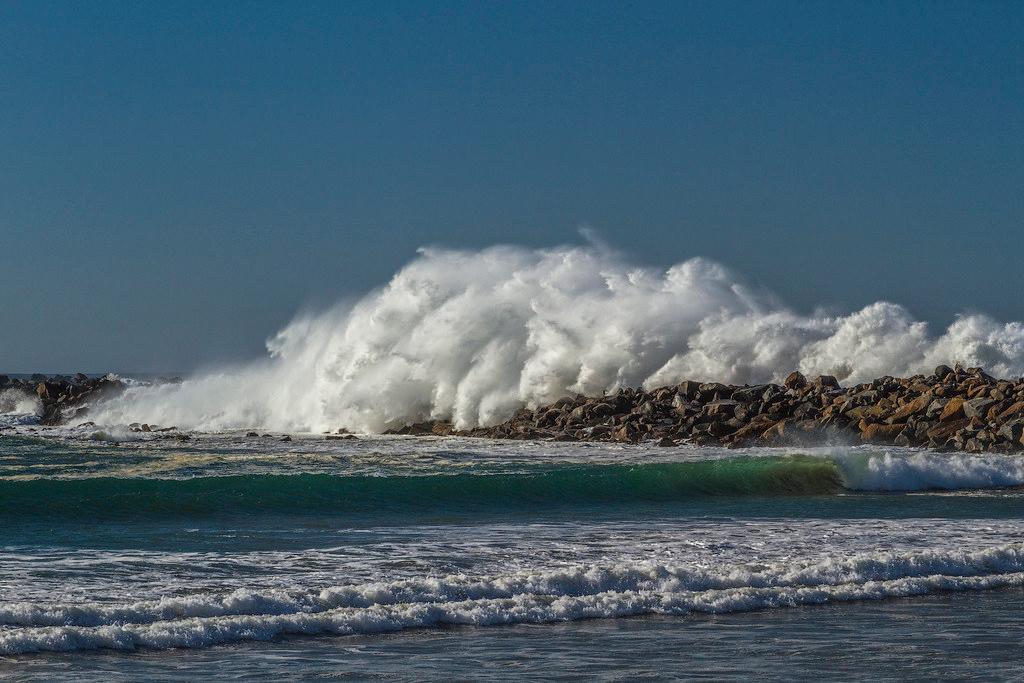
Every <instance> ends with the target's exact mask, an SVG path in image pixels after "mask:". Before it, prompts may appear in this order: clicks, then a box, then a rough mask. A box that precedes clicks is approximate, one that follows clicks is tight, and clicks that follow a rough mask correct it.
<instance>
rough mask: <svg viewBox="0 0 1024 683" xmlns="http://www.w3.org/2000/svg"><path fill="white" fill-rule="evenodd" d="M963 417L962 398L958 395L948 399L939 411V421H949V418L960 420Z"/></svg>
mask: <svg viewBox="0 0 1024 683" xmlns="http://www.w3.org/2000/svg"><path fill="white" fill-rule="evenodd" d="M963 417H965V413H964V400H963V399H962V398H960V397H959V396H954V397H953V398H951V399H949V402H948V403H946V405H945V407H943V409H942V412H941V413H939V422H949V421H951V420H960V419H962V418H963Z"/></svg>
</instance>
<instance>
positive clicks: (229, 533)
mask: <svg viewBox="0 0 1024 683" xmlns="http://www.w3.org/2000/svg"><path fill="white" fill-rule="evenodd" d="M5 419H6V425H7V426H8V427H9V428H8V429H7V430H5V431H3V432H0V596H2V600H0V656H2V659H0V673H4V674H10V675H19V676H23V677H34V678H37V679H40V680H48V679H53V678H61V677H67V676H70V675H72V674H73V675H74V676H75V677H76V678H78V679H79V680H83V679H90V678H91V679H95V680H110V679H111V678H117V677H122V678H124V679H139V678H146V679H165V680H172V679H182V680H184V679H192V678H195V677H196V676H199V675H215V676H217V677H241V678H248V677H260V676H266V677H277V678H288V677H299V678H307V677H308V678H355V679H364V678H410V679H423V678H437V677H447V678H455V679H492V680H507V679H509V678H530V677H533V678H562V679H566V680H569V679H574V678H603V679H607V680H627V679H644V678H646V679H651V680H658V679H672V678H679V677H704V678H710V679H723V678H732V679H749V678H750V677H754V676H760V677H766V678H774V679H779V680H791V679H794V678H805V679H815V678H819V677H821V676H831V677H839V678H870V679H873V680H877V679H879V678H885V677H886V676H889V677H890V678H893V679H895V678H900V679H906V678H920V679H928V678H932V677H935V676H945V677H967V678H971V677H973V678H976V679H981V680H994V679H1020V677H1021V676H1022V671H1024V669H1022V668H1021V664H1022V662H1024V659H1022V656H1021V654H1020V653H1021V649H1020V647H1021V645H1022V644H1024V627H1022V626H1021V623H1020V621H1019V619H1018V618H1017V615H1018V614H1019V613H1020V608H1021V606H1022V605H1024V537H1022V534H1021V532H1022V530H1024V490H1022V489H1021V488H1020V486H1021V485H1024V460H1022V459H1020V458H1019V457H1017V456H1002V455H966V454H943V453H930V452H924V451H915V450H901V449H892V448H889V449H879V448H870V447H835V448H813V449H763V448H759V449H746V450H725V449H710V448H690V447H677V448H655V447H648V446H642V445H641V446H618V445H609V444H590V445H587V444H566V443H551V442H498V441H485V440H473V439H464V438H436V437H435V438H413V437H365V438H360V439H351V440H326V439H325V438H324V437H323V436H320V435H293V436H292V440H291V441H282V440H280V436H279V435H261V436H256V437H252V436H246V435H245V433H235V432H227V433H206V434H203V433H194V434H192V435H191V438H190V439H189V440H187V441H179V440H177V439H175V438H173V435H172V434H171V433H164V434H152V433H133V432H130V431H127V430H124V429H97V428H95V427H91V426H85V427H73V428H49V429H48V428H42V427H39V426H37V425H34V424H33V423H32V421H31V420H30V419H25V420H21V419H18V418H16V417H12V416H6V418H5ZM169 437H170V438H169Z"/></svg>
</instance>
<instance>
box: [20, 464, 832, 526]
mask: <svg viewBox="0 0 1024 683" xmlns="http://www.w3.org/2000/svg"><path fill="white" fill-rule="evenodd" d="M840 482H841V478H840V474H839V471H838V469H837V467H836V465H835V464H834V463H833V462H831V461H829V460H825V459H821V458H813V457H807V456H788V457H737V458H729V459H723V460H709V461H700V462H683V463H651V464H641V465H564V466H555V467H551V466H548V467H543V468H536V469H531V468H526V469H524V470H523V471H522V472H520V473H515V474H466V473H461V474H432V475H420V476H335V475H326V474H300V475H251V476H223V477H196V478H192V479H132V478H109V477H95V478H81V479H26V480H2V481H0V515H2V516H22V515H26V516H27V515H35V516H39V515H42V516H47V515H57V516H74V515H97V516H105V515H144V514H175V513H178V514H204V513H230V512H245V511H260V510H268V511H279V512H313V513H315V512H357V513H358V512H370V513H372V512H374V511H388V510H400V509H408V508H415V509H437V510H439V511H443V510H445V509H450V508H456V507H474V506H482V507H500V506H512V507H526V506H531V507H532V506H545V505H573V504H581V505H585V504H600V503H629V502H667V501H674V500H684V499H687V498H695V497H701V496H785V495H815V494H827V493H834V492H836V491H837V490H839V489H840V488H841V483H840Z"/></svg>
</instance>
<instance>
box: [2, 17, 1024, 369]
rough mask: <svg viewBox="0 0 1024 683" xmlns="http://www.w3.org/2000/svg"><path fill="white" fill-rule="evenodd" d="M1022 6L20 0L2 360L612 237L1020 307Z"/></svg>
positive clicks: (840, 287)
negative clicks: (426, 263)
mask: <svg viewBox="0 0 1024 683" xmlns="http://www.w3.org/2000/svg"><path fill="white" fill-rule="evenodd" d="M1022 36H1024V3H1021V2H1006V3H1001V2H963V3H946V2H921V3H901V2H879V3H872V2H863V3H862V2H857V3H833V2H809V3H782V2H756V3H727V2H678V1H677V2H666V3H656V2H640V3H632V2H619V3H606V2H595V1H593V0H589V1H587V2H579V3H574V2H562V1H559V2H523V3H491V2H476V1H474V2H467V3H443V4H434V3H421V2H412V3H402V2H367V3H357V2H324V3H315V2H273V3H269V2H268V3H258V2H238V3H231V2H197V3H187V2H123V3H111V2H74V3H72V2H67V3H50V2H43V1H42V0H35V1H33V2H0V294H2V297H3V306H2V307H0V371H8V372H31V371H35V370H42V371H74V370H85V371H105V370H108V369H120V370H127V371H153V372H163V371H187V370H189V369H191V368H194V367H196V366H197V365H200V364H204V363H209V362H218V361H223V360H230V359H237V358H243V357H249V356H253V355H256V354H259V353H260V350H261V349H262V347H263V341H264V339H265V338H266V337H267V336H268V335H270V334H271V333H273V332H274V331H275V330H276V329H277V328H279V327H280V326H281V325H283V324H284V323H286V322H287V321H288V320H289V319H290V318H291V316H292V315H293V314H294V313H295V312H296V311H297V310H298V309H299V308H301V307H303V306H308V305H317V304H321V305H322V304H325V303H327V302H330V301H333V300H335V299H337V298H340V297H343V296H350V295H353V294H356V293H359V292H362V291H365V290H367V289H369V288H371V287H374V286H377V285H380V284H382V283H383V282H385V281H386V280H387V278H388V277H389V276H390V275H391V273H393V272H394V270H395V269H396V268H398V267H400V266H401V264H403V263H405V262H407V261H408V260H409V259H410V258H411V257H412V256H413V255H414V254H415V249H416V248H417V247H418V246H421V245H424V244H439V245H445V246H471V247H476V246H484V245H489V244H492V243H495V242H514V243H519V244H525V245H535V246H549V245H554V244H558V243H566V242H573V241H578V240H579V237H578V235H577V229H578V227H579V226H580V225H583V224H586V225H590V226H592V227H593V228H595V229H596V230H597V231H598V232H599V233H600V234H601V235H602V236H603V238H604V239H605V240H606V241H607V242H609V243H610V244H612V245H614V246H616V247H618V248H620V249H621V250H623V251H624V252H626V253H627V254H629V256H630V258H634V259H636V260H637V261H638V262H642V263H647V264H651V265H661V264H666V265H667V264H670V263H674V262H677V261H680V260H683V259H685V258H687V257H690V256H694V255H704V256H709V257H712V258H714V259H717V260H720V261H722V262H724V263H726V264H728V265H730V266H732V267H734V268H735V269H736V270H738V271H740V272H742V273H744V274H745V275H746V276H747V277H748V278H750V279H752V280H753V281H755V282H757V283H760V284H763V285H765V286H767V287H768V288H770V289H772V290H774V291H776V292H777V293H778V294H780V296H781V298H782V299H784V300H785V301H787V302H789V303H790V304H791V305H793V306H795V307H797V308H798V309H800V310H805V311H806V310H810V309H812V308H813V307H814V306H816V305H818V304H824V305H830V306H835V307H838V308H841V309H852V308H858V307H860V306H863V305H865V304H867V303H870V302H872V301H875V300H878V299H889V300H894V301H897V302H900V303H903V304H905V305H907V306H908V307H909V308H910V310H911V311H912V313H913V314H914V315H916V316H918V317H919V318H921V319H924V320H928V321H930V322H932V323H933V324H935V325H939V326H942V327H944V326H945V325H946V324H948V323H949V322H950V321H951V320H952V318H953V316H954V315H955V314H956V313H957V312H959V311H963V310H978V311H983V312H988V313H991V314H993V315H995V316H997V317H999V318H1001V319H1006V320H1008V319H1024V303H1022V300H1021V293H1022V292H1024V265H1022V262H1024V191H1022V190H1024V39H1022Z"/></svg>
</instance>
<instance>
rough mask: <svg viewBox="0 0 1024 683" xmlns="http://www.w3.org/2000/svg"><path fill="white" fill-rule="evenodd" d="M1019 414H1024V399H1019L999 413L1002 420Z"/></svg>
mask: <svg viewBox="0 0 1024 683" xmlns="http://www.w3.org/2000/svg"><path fill="white" fill-rule="evenodd" d="M1018 416H1024V401H1017V402H1016V403H1014V404H1013V405H1011V406H1010V407H1009V408H1007V409H1006V410H1004V411H1003V412H1001V413H999V419H1000V420H1008V419H1010V418H1013V417H1018Z"/></svg>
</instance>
